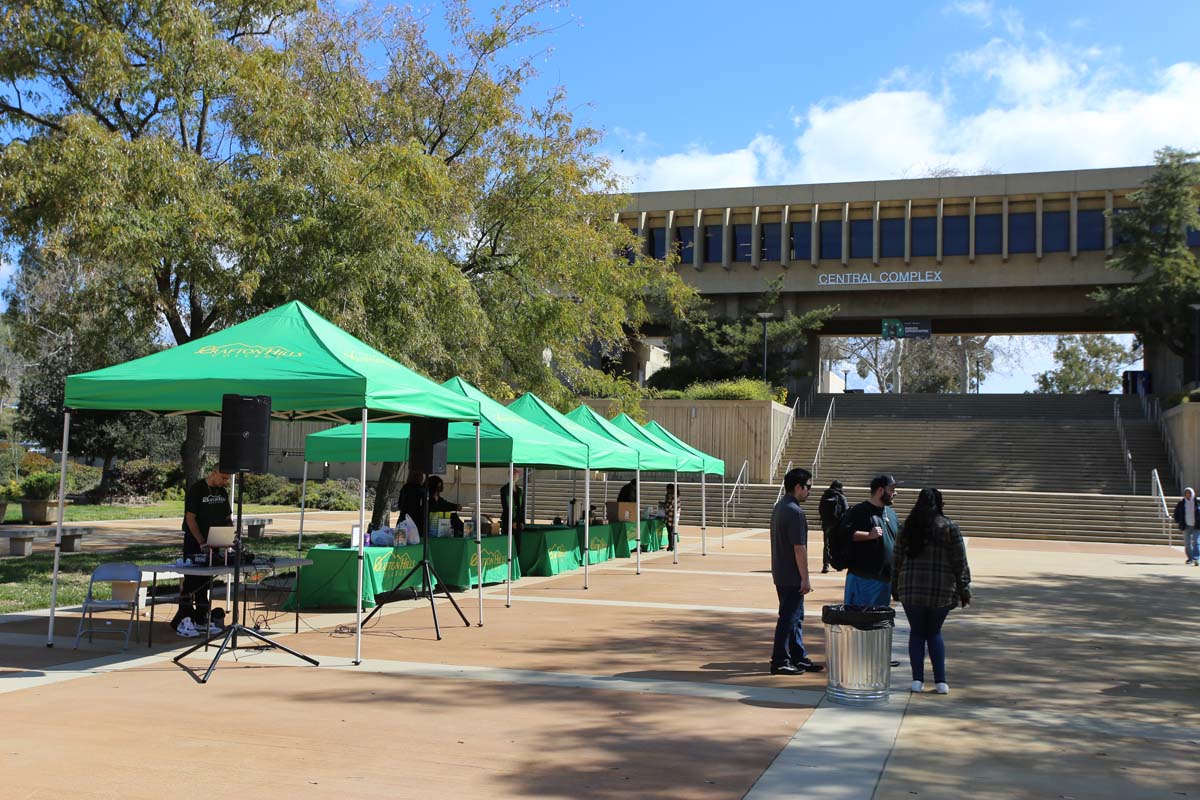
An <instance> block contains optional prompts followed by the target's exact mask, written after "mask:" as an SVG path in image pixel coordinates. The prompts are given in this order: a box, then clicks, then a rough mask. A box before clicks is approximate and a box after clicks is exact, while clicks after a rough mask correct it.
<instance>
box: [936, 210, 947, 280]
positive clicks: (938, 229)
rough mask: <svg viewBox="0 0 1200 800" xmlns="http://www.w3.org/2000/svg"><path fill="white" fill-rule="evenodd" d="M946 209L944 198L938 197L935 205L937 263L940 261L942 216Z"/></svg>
mask: <svg viewBox="0 0 1200 800" xmlns="http://www.w3.org/2000/svg"><path fill="white" fill-rule="evenodd" d="M945 211H946V200H945V198H942V197H939V198H938V205H937V263H939V264H940V263H942V216H943V215H944V213H945Z"/></svg>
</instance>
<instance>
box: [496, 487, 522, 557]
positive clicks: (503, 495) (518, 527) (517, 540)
mask: <svg viewBox="0 0 1200 800" xmlns="http://www.w3.org/2000/svg"><path fill="white" fill-rule="evenodd" d="M521 478H522V471H521V469H520V468H519V467H518V468H516V469H514V470H513V487H512V495H513V505H514V506H516V509H517V513H516V515H515V516H514V517H513V542H512V544H513V552H515V553H520V552H521V532H522V531H523V530H525V490H524V489H522V488H521ZM500 533H501V534H507V533H508V484H507V483H506V484H504V485H503V486H501V487H500Z"/></svg>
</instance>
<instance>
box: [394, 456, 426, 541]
mask: <svg viewBox="0 0 1200 800" xmlns="http://www.w3.org/2000/svg"><path fill="white" fill-rule="evenodd" d="M425 495H426V489H425V473H424V472H422V471H421V470H419V469H410V470H409V471H408V480H407V481H405V483H404V485H403V486H401V487H400V498H399V500H398V501H397V510H398V511H399V512H400V521H403V520H404V517H405V515H406V514H407V515H408V516H409V517H411V518H412V521H413V522H414V523H416V526H417V531H419V532H420V534H421V535H422V536H424V535H425V524H426V523H427V522H428V520H427V519H426V518H425V514H424V513H423V512H422V507H423V506H424V504H425Z"/></svg>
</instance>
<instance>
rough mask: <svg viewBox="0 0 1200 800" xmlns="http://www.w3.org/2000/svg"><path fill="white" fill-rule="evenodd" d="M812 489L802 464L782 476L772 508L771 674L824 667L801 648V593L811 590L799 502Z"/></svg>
mask: <svg viewBox="0 0 1200 800" xmlns="http://www.w3.org/2000/svg"><path fill="white" fill-rule="evenodd" d="M811 490H812V474H811V473H810V472H809V471H808V470H806V469H803V468H801V467H796V468H795V469H792V470H789V471H788V473H787V474H786V475H784V476H783V497H782V498H780V500H779V502H778V503H776V504H775V509H774V511H772V512H771V577H772V578H774V580H775V593H776V594H777V595H778V596H779V619H778V620H777V621H776V622H775V645H774V648H773V649H772V650H771V674H772V675H801V674H803V673H805V672H820V671H821V670H822V669H824V667H823V666H821V665H819V664H814V663H813V662H812V661H811V660H809V658H808V656H807V655H806V654H805V652H804V641H803V637H802V633H801V630H800V628H801V625H802V624H803V622H804V595H806V594H808V593H809V592H811V591H812V582H811V581H810V580H809V577H808V518H807V517H805V515H804V509H803V508H801V507H800V503H801V502H803V501H804V500H806V499H808V493H809V492H810V491H811Z"/></svg>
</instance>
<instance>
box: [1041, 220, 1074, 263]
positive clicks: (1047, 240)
mask: <svg viewBox="0 0 1200 800" xmlns="http://www.w3.org/2000/svg"><path fill="white" fill-rule="evenodd" d="M1070 249H1071V212H1069V211H1044V212H1042V252H1044V253H1065V252H1067V251H1068V250H1070Z"/></svg>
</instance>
